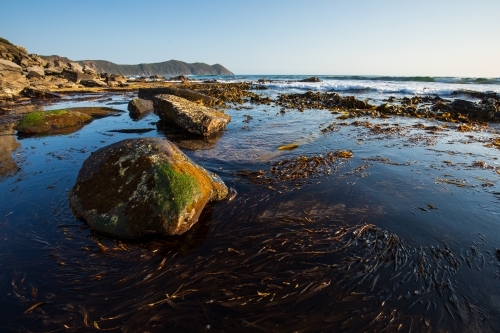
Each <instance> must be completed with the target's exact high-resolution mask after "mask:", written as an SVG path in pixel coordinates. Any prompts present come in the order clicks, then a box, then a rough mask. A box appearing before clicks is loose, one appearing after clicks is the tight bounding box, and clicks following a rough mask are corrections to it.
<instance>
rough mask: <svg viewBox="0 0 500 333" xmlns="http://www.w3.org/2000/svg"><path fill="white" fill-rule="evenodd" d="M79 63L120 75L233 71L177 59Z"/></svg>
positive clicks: (88, 61)
mask: <svg viewBox="0 0 500 333" xmlns="http://www.w3.org/2000/svg"><path fill="white" fill-rule="evenodd" d="M41 57H42V58H43V59H45V60H47V61H52V60H55V59H59V60H61V61H64V62H73V60H70V59H68V58H66V57H60V56H57V55H52V56H41ZM75 62H77V63H79V64H80V65H82V66H83V65H87V66H89V67H92V68H94V69H95V70H96V71H97V72H99V73H108V74H122V75H138V76H151V75H233V73H232V72H231V71H230V70H228V69H227V68H225V67H224V66H222V65H220V64H215V65H208V64H205V63H203V62H195V63H192V64H188V63H186V62H183V61H179V60H169V61H164V62H157V63H151V64H138V65H118V64H115V63H112V62H111V61H106V60H80V61H75Z"/></svg>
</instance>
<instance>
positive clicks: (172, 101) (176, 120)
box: [153, 95, 231, 138]
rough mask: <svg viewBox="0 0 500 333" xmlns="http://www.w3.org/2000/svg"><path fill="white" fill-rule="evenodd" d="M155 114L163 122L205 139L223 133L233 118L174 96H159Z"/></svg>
mask: <svg viewBox="0 0 500 333" xmlns="http://www.w3.org/2000/svg"><path fill="white" fill-rule="evenodd" d="M153 105H154V112H155V114H157V115H158V116H159V117H160V119H161V120H163V121H167V122H170V123H173V124H175V125H176V126H178V127H180V128H183V129H185V130H186V131H188V132H190V133H194V134H198V135H201V136H203V137H205V138H208V137H212V136H216V135H218V134H219V133H221V132H223V131H224V129H225V128H226V125H227V123H228V122H229V121H230V120H231V117H230V116H228V115H226V114H224V113H222V112H220V111H216V110H214V109H212V108H209V107H206V106H203V105H200V104H198V103H195V102H191V101H188V100H187V99H184V98H181V97H178V96H174V95H157V96H156V97H155V98H154V99H153Z"/></svg>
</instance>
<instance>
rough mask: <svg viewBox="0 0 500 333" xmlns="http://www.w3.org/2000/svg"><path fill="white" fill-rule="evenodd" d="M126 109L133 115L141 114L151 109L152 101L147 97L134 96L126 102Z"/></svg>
mask: <svg viewBox="0 0 500 333" xmlns="http://www.w3.org/2000/svg"><path fill="white" fill-rule="evenodd" d="M127 108H128V111H129V112H130V115H131V116H133V117H138V116H140V115H141V114H143V113H145V112H148V111H152V110H153V102H152V101H150V100H147V99H142V98H134V99H133V100H131V101H130V102H129V103H128V107H127Z"/></svg>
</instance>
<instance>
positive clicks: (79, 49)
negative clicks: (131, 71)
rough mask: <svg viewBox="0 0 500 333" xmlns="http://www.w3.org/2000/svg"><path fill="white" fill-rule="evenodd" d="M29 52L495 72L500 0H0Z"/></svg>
mask: <svg viewBox="0 0 500 333" xmlns="http://www.w3.org/2000/svg"><path fill="white" fill-rule="evenodd" d="M0 2H1V5H0V8H1V11H2V19H1V20H0V36H2V37H4V38H7V39H9V40H10V41H11V42H13V43H14V44H16V45H21V46H24V47H25V48H26V49H27V50H28V52H30V53H38V54H42V55H49V54H58V55H62V56H67V57H68V58H71V59H74V60H84V59H103V60H109V61H112V62H115V63H119V64H136V63H148V62H160V61H166V60H170V59H176V60H182V61H186V62H206V63H209V64H215V63H220V64H222V65H224V66H226V67H227V68H228V69H230V70H231V71H233V72H234V73H236V74H332V75H335V74H338V75H342V74H367V75H370V74H371V75H402V76H405V75H419V76H426V75H431V76H479V77H500V0H476V1H472V0H471V1H462V0H454V1H451V0H450V1H448V0H432V1H430V0H419V1H408V0H349V1H348V0H342V1H341V0H337V1H336V0H307V1H305V0H298V1H296V0H275V1H273V0H252V1H243V0H232V1H229V0H228V1H222V0H200V1H189V0H183V1H180V0H179V1H167V0H163V1H148V0H142V1H125V0H122V1H115V0H99V1H97V0H86V1H67V0H66V1H55V0H54V1H52V0H44V1H38V0H37V1H34V0H32V1H27V0H24V1H21V0H19V1H17V0H16V1H8V0H0Z"/></svg>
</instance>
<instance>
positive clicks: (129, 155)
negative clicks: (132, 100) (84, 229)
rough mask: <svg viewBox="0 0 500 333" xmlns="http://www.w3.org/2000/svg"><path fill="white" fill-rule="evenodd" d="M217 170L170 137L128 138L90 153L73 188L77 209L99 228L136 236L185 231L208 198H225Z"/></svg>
mask: <svg viewBox="0 0 500 333" xmlns="http://www.w3.org/2000/svg"><path fill="white" fill-rule="evenodd" d="M227 194H228V189H227V187H226V186H225V184H224V182H223V181H222V180H221V179H220V178H219V177H218V176H217V175H215V174H213V173H211V172H209V171H207V170H205V169H204V168H202V167H201V166H198V165H196V164H195V163H193V161H191V159H189V158H188V157H187V156H186V155H184V153H182V152H181V151H180V150H179V149H178V148H177V147H176V146H175V145H174V144H172V143H170V142H169V141H168V140H166V139H160V138H140V139H127V140H123V141H120V142H117V143H114V144H112V145H110V146H107V147H104V148H101V149H99V150H98V151H96V152H94V153H92V155H90V156H89V157H88V158H87V160H85V162H84V163H83V166H82V168H81V170H80V172H79V174H78V179H77V181H76V184H75V185H74V187H73V188H72V190H71V191H70V193H69V201H70V206H71V208H72V210H73V212H74V214H75V215H76V216H77V217H78V218H81V219H83V220H84V221H85V222H87V224H88V225H89V226H90V227H91V228H92V229H93V230H95V231H97V232H100V233H103V234H107V235H110V236H113V237H116V238H124V239H132V238H137V237H142V236H146V235H152V234H160V235H178V234H182V233H184V232H186V231H187V230H189V229H190V228H191V226H192V225H193V224H195V223H196V222H197V221H198V218H199V216H200V214H201V212H202V210H203V208H204V207H205V205H206V204H207V203H208V202H210V201H217V200H222V199H224V198H226V197H227Z"/></svg>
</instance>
